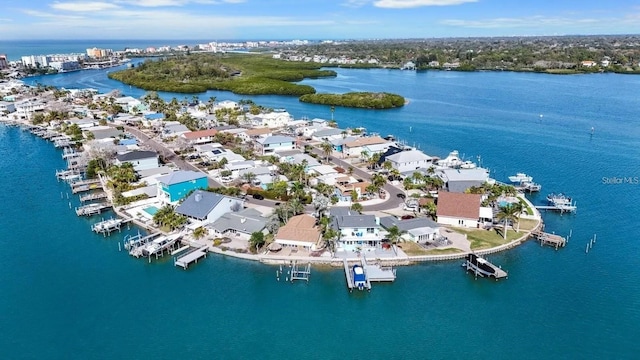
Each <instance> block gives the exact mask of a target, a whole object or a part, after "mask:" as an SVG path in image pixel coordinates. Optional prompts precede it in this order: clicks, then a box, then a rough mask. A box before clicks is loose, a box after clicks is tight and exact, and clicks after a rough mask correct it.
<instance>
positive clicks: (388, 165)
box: [382, 160, 393, 171]
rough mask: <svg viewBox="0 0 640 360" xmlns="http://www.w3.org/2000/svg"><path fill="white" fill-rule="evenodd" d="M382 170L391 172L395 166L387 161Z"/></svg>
mask: <svg viewBox="0 0 640 360" xmlns="http://www.w3.org/2000/svg"><path fill="white" fill-rule="evenodd" d="M382 168H383V169H385V170H387V171H391V169H393V164H392V163H391V161H389V160H386V161H385V162H383V163H382Z"/></svg>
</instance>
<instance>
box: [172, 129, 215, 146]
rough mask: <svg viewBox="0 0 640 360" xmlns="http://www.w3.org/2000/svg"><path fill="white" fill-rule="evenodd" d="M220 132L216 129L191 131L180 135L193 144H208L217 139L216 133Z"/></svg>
mask: <svg viewBox="0 0 640 360" xmlns="http://www.w3.org/2000/svg"><path fill="white" fill-rule="evenodd" d="M217 133H218V130H216V129H208V130H200V131H189V132H186V133H183V134H182V135H180V136H181V137H183V138H185V139H186V140H187V141H188V142H189V143H190V144H191V145H199V144H208V143H212V142H214V141H215V135H216V134H217Z"/></svg>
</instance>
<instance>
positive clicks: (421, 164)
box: [385, 150, 433, 173]
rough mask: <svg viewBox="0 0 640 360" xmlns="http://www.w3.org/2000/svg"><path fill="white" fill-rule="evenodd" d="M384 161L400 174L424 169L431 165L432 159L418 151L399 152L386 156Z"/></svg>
mask: <svg viewBox="0 0 640 360" xmlns="http://www.w3.org/2000/svg"><path fill="white" fill-rule="evenodd" d="M385 159H386V161H389V162H390V163H391V166H392V167H393V168H394V169H396V170H398V172H401V173H404V172H407V171H411V170H416V169H426V168H428V167H430V166H431V165H432V164H433V158H432V157H431V156H429V155H425V153H423V152H422V151H420V150H405V151H400V152H398V153H395V154H393V155H388V156H386V157H385Z"/></svg>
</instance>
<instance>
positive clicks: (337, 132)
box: [311, 127, 346, 141]
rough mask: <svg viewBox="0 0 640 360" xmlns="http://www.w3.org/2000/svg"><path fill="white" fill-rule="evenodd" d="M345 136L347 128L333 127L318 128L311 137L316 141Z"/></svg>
mask: <svg viewBox="0 0 640 360" xmlns="http://www.w3.org/2000/svg"><path fill="white" fill-rule="evenodd" d="M345 137H346V130H344V129H338V128H332V127H328V128H324V129H320V130H317V131H315V132H314V133H313V134H312V135H311V138H312V139H313V140H315V141H331V140H335V139H342V138H345Z"/></svg>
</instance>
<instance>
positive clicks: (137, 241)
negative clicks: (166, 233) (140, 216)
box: [123, 233, 161, 257]
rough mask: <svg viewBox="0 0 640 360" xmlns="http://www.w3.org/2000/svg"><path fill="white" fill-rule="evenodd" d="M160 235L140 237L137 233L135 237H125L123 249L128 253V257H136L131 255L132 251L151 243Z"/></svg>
mask: <svg viewBox="0 0 640 360" xmlns="http://www.w3.org/2000/svg"><path fill="white" fill-rule="evenodd" d="M160 235H161V233H153V234H149V235H147V236H142V234H140V233H138V234H137V235H127V236H125V237H124V240H123V244H124V248H125V250H128V251H129V255H132V256H136V255H134V254H133V251H134V250H135V249H138V248H141V247H142V246H143V245H145V244H146V243H148V242H150V241H152V240H153V239H155V238H157V237H158V236H160ZM136 257H138V256H136Z"/></svg>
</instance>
